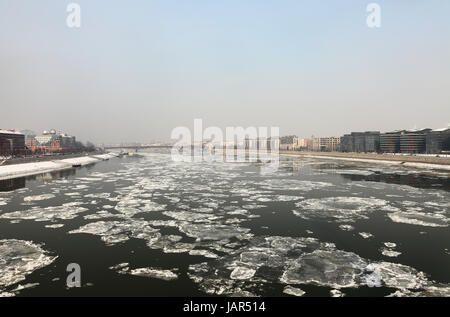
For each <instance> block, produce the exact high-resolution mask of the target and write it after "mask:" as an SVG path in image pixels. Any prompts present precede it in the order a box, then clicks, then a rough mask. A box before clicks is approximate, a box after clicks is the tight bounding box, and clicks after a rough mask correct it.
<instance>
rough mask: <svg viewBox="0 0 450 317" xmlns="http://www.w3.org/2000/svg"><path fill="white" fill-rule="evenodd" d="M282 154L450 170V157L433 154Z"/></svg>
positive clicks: (284, 153)
mask: <svg viewBox="0 0 450 317" xmlns="http://www.w3.org/2000/svg"><path fill="white" fill-rule="evenodd" d="M280 154H281V155H287V156H303V157H309V158H321V159H332V160H344V161H353V162H365V163H379V164H392V165H401V166H405V167H413V168H425V169H437V170H448V171H450V157H448V156H442V157H437V156H433V155H401V154H369V153H367V154H366V153H340V152H326V153H325V152H296V151H280Z"/></svg>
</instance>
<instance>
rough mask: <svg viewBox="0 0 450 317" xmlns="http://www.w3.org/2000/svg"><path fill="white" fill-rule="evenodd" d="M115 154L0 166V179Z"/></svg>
mask: <svg viewBox="0 0 450 317" xmlns="http://www.w3.org/2000/svg"><path fill="white" fill-rule="evenodd" d="M116 156H117V155H116V154H113V153H107V154H98V155H89V156H86V155H84V156H78V157H72V158H64V159H59V160H58V159H55V158H53V160H51V161H44V162H33V163H22V164H12V165H4V166H0V180H3V179H10V178H16V177H24V176H31V175H36V174H42V173H49V172H54V171H62V170H66V169H71V168H73V166H74V165H76V166H84V165H89V164H93V163H97V162H100V161H103V160H108V159H110V158H113V157H116Z"/></svg>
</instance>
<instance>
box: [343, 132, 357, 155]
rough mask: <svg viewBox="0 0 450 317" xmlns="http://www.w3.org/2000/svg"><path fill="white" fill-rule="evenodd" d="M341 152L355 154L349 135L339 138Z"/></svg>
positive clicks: (351, 137)
mask: <svg viewBox="0 0 450 317" xmlns="http://www.w3.org/2000/svg"><path fill="white" fill-rule="evenodd" d="M341 152H347V153H348V152H355V147H354V144H353V136H352V135H351V134H344V136H342V137H341Z"/></svg>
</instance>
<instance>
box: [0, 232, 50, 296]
mask: <svg viewBox="0 0 450 317" xmlns="http://www.w3.org/2000/svg"><path fill="white" fill-rule="evenodd" d="M55 259H56V257H55V256H50V255H48V253H47V252H46V251H45V250H44V249H43V248H42V247H41V246H40V245H38V244H35V243H33V242H30V241H23V240H15V239H11V240H0V293H1V292H3V291H7V293H10V292H15V291H19V290H21V289H23V288H24V287H25V286H22V288H21V287H20V286H18V288H16V289H15V290H9V291H8V290H7V287H9V286H12V285H14V284H17V283H19V282H22V281H24V280H25V279H26V277H27V276H28V275H29V274H31V273H32V272H34V271H36V270H37V269H40V268H43V267H45V266H47V265H50V264H51V263H52V262H53V261H54V260H55Z"/></svg>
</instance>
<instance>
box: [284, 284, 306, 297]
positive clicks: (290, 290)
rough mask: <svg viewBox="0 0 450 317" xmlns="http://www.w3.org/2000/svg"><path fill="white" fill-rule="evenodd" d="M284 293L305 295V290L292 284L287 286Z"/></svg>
mask: <svg viewBox="0 0 450 317" xmlns="http://www.w3.org/2000/svg"><path fill="white" fill-rule="evenodd" d="M283 293H285V294H288V295H292V296H303V295H305V291H303V290H301V289H300V288H296V287H292V286H289V285H288V286H286V287H285V288H284V290H283Z"/></svg>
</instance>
